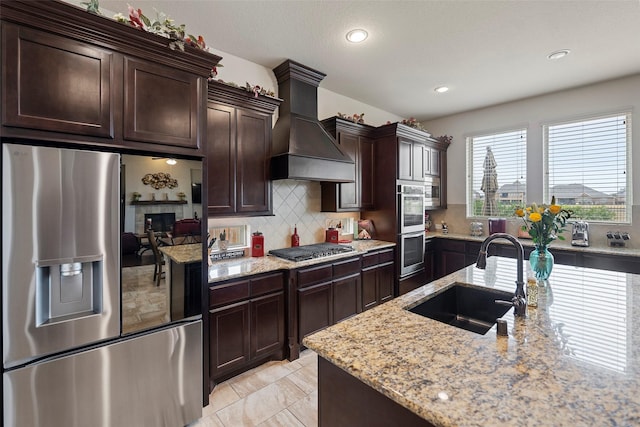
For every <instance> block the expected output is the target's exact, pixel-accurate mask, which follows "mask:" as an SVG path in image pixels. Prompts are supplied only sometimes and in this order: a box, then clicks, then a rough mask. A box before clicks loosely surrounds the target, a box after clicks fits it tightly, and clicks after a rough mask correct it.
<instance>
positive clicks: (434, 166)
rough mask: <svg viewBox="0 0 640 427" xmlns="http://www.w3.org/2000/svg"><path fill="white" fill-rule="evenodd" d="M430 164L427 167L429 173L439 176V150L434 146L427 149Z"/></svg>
mask: <svg viewBox="0 0 640 427" xmlns="http://www.w3.org/2000/svg"><path fill="white" fill-rule="evenodd" d="M429 152H430V155H429V157H430V160H431V166H430V167H429V170H430V173H431V175H435V176H440V150H436V149H434V148H431V149H429Z"/></svg>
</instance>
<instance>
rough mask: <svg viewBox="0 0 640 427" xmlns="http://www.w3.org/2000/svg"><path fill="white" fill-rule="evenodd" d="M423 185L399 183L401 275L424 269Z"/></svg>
mask: <svg viewBox="0 0 640 427" xmlns="http://www.w3.org/2000/svg"><path fill="white" fill-rule="evenodd" d="M424 206H425V187H424V186H423V185H416V184H409V183H399V184H398V217H399V221H398V245H399V248H400V249H399V250H400V277H402V276H407V275H409V274H412V273H415V272H418V271H420V270H424Z"/></svg>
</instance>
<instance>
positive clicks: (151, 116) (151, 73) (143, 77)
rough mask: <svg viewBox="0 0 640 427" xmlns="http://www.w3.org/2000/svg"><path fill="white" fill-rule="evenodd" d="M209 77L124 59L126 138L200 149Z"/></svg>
mask: <svg viewBox="0 0 640 427" xmlns="http://www.w3.org/2000/svg"><path fill="white" fill-rule="evenodd" d="M203 85H204V86H206V80H204V79H201V78H199V77H198V76H196V75H194V74H192V73H188V72H185V71H181V70H175V69H173V68H170V67H164V66H161V65H158V64H154V63H151V62H147V61H140V60H136V59H132V58H128V57H125V58H124V87H125V97H124V139H126V140H130V141H140V142H151V143H156V144H164V145H170V146H177V147H186V148H194V149H198V148H200V137H201V135H202V132H201V131H200V129H199V123H201V122H202V121H203V120H204V114H203V112H204V108H203V107H201V106H202V105H203V100H204V96H203V95H201V94H202V93H204V90H203V89H204V88H203V87H202V86H203Z"/></svg>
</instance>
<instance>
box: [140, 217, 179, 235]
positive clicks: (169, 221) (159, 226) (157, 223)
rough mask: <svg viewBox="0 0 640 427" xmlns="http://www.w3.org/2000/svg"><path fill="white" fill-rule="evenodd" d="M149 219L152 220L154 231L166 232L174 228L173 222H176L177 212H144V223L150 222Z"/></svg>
mask: <svg viewBox="0 0 640 427" xmlns="http://www.w3.org/2000/svg"><path fill="white" fill-rule="evenodd" d="M149 220H151V228H153V231H156V232H158V231H161V232H165V233H166V232H167V231H171V230H172V228H173V223H174V222H176V213H175V212H163V213H147V214H144V223H145V224H149ZM145 229H146V227H145Z"/></svg>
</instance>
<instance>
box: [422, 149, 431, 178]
mask: <svg viewBox="0 0 640 427" xmlns="http://www.w3.org/2000/svg"><path fill="white" fill-rule="evenodd" d="M422 167H423V170H424V175H425V176H427V175H432V174H433V173H432V172H431V149H430V148H427V147H425V149H424V151H423V157H422Z"/></svg>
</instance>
